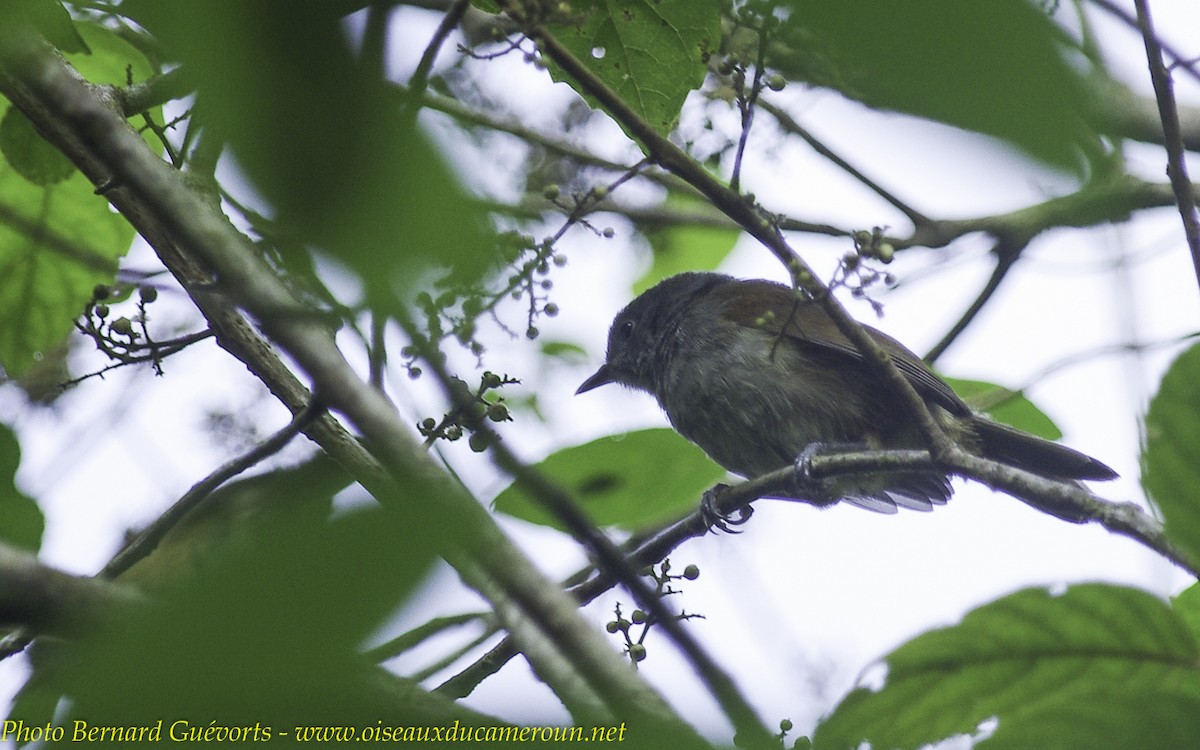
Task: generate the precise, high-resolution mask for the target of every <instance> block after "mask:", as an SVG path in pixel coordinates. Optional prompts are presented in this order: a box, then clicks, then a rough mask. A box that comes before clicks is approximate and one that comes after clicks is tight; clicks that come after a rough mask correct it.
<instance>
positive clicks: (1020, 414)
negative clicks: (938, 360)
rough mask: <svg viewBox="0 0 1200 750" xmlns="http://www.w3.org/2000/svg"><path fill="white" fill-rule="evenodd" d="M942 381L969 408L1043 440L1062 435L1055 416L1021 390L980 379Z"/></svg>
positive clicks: (1057, 437)
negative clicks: (1055, 421) (1054, 418)
mask: <svg viewBox="0 0 1200 750" xmlns="http://www.w3.org/2000/svg"><path fill="white" fill-rule="evenodd" d="M945 381H946V382H947V383H949V384H950V387H951V388H953V389H954V392H955V393H957V394H958V395H959V396H962V398H963V400H964V401H966V402H967V403H968V404H970V405H971V408H973V409H976V410H978V411H982V412H984V413H986V414H988V415H989V416H991V417H992V419H994V420H996V421H997V422H1003V423H1004V424H1006V425H1009V426H1012V427H1016V428H1017V429H1018V430H1024V431H1025V432H1028V433H1029V434H1031V435H1037V436H1038V437H1040V438H1045V439H1046V440H1058V439H1060V438H1062V436H1063V434H1062V430H1060V429H1058V425H1056V424H1054V420H1052V419H1050V417H1048V416H1046V413H1045V412H1044V411H1042V410H1041V409H1039V408H1037V406H1035V405H1034V403H1033V402H1032V401H1030V400H1029V399H1028V398H1026V397H1025V396H1024V395H1023V394H1020V393H1016V392H1014V391H1010V390H1009V389H1007V388H1005V387H1004V386H1002V385H996V384H995V383H987V382H984V381H982V380H960V379H958V378H945Z"/></svg>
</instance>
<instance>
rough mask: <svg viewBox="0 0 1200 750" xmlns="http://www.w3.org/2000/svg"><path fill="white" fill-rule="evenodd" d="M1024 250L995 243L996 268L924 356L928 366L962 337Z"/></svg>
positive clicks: (1019, 245) (1022, 246)
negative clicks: (969, 303) (961, 312)
mask: <svg viewBox="0 0 1200 750" xmlns="http://www.w3.org/2000/svg"><path fill="white" fill-rule="evenodd" d="M1024 249H1025V245H1024V244H1023V243H1022V244H1018V245H1016V246H1011V245H1009V244H1008V243H1006V242H1005V241H1003V240H1001V241H1000V242H998V243H996V247H995V248H993V254H994V255H995V256H996V267H995V268H993V269H992V275H991V276H989V277H988V280H987V283H986V284H984V285H983V289H981V290H979V294H978V295H976V297H975V299H974V300H973V301H972V302H971V305H970V306H969V307H968V308H967V309H966V312H964V313H963V314H962V316H960V317H959V319H958V320H957V321H956V322H955V323H954V325H953V326H951V327H950V330H949V331H947V332H946V335H945V336H942V339H941V341H938V342H937V343H936V344H934V345H933V348H932V349H930V350H929V353H928V354H926V355H925V361H926V362H927V363H928V364H931V365H932V364H933V363H934V362H936V361H937V360H938V358H939V357H941V356H942V355H943V354H945V352H946V350H947V349H949V348H950V345H951V344H953V343H954V342H955V340H956V339H958V337H959V336H960V335H962V333H963V331H965V330H967V326H969V325H970V324H971V322H972V321H973V320H975V316H977V315H978V314H979V313H980V311H982V310H983V307H984V305H986V304H987V303H988V301H990V300H991V299H992V296H993V295H994V294H995V293H996V290H997V289H999V288H1000V284H1002V283H1003V282H1004V280H1005V279H1006V278H1008V272H1009V271H1011V270H1012V269H1013V266H1014V265H1016V262H1017V259H1018V258H1020V257H1021V253H1022V251H1024Z"/></svg>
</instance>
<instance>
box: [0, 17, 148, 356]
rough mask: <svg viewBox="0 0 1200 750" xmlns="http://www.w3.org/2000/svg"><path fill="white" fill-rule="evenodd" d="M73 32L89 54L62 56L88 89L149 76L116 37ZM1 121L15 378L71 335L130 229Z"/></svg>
mask: <svg viewBox="0 0 1200 750" xmlns="http://www.w3.org/2000/svg"><path fill="white" fill-rule="evenodd" d="M79 32H80V34H81V35H82V37H83V39H85V40H86V42H87V45H88V46H89V47H90V48H91V54H86V53H76V54H70V55H68V56H67V59H68V60H69V61H70V62H71V64H72V65H74V66H75V68H76V69H77V70H78V71H79V72H80V73H81V74H82V75H83V76H84V77H85V78H87V79H88V80H89V81H91V82H92V83H112V84H125V83H126V82H127V80H126V79H127V76H130V75H131V76H132V77H133V79H134V80H135V81H142V80H145V79H146V78H147V77H148V76H149V75H150V73H151V68H150V64H149V63H148V62H147V61H146V58H145V57H143V56H142V54H141V53H140V52H138V51H137V50H136V49H134V48H133V47H132V46H131V45H129V44H128V43H127V42H125V41H124V40H122V39H121V38H119V37H117V36H116V35H115V34H113V33H112V32H110V31H108V30H107V29H103V28H100V27H97V26H92V25H88V24H80V25H79ZM0 118H2V120H0V122H2V123H3V124H0V146H2V147H0V152H2V156H3V158H0V319H3V320H4V325H3V326H0V367H3V368H4V370H5V372H6V373H7V374H8V375H9V376H10V377H17V376H20V375H21V374H22V373H24V372H25V371H26V370H28V369H29V367H30V366H31V365H33V363H34V362H35V361H36V360H37V359H38V358H39V357H40V356H41V354H42V353H43V352H45V351H47V350H49V349H50V348H52V347H53V346H54V345H56V344H58V343H59V342H60V341H62V340H63V338H64V337H65V336H67V334H69V333H70V332H71V330H72V320H73V319H74V318H75V317H76V316H78V315H79V314H80V313H81V312H82V311H83V308H84V305H86V304H87V302H88V300H90V299H91V296H92V289H93V288H94V287H95V286H96V284H100V283H111V282H112V280H113V276H114V274H115V273H116V268H117V260H118V259H119V258H120V257H121V256H122V255H124V254H125V253H126V252H127V251H128V250H129V246H130V244H131V243H132V241H133V234H134V232H133V228H132V227H131V226H130V225H129V223H128V222H127V221H125V219H124V218H123V217H121V216H120V215H118V214H116V213H114V212H113V211H111V210H110V209H109V207H108V201H106V200H105V199H104V198H103V197H101V196H98V195H96V193H95V188H94V186H93V185H92V184H91V183H90V182H89V181H88V180H87V178H85V177H84V176H83V175H82V174H81V173H80V172H79V171H78V170H76V169H74V168H73V167H72V166H71V165H70V164H69V163H67V162H66V160H65V159H64V158H63V157H62V156H61V155H60V154H58V153H57V152H56V151H54V149H53V148H52V147H51V146H50V145H49V144H47V143H46V142H45V141H43V140H42V139H41V137H40V136H37V135H36V134H35V133H34V132H33V128H32V126H31V125H30V124H29V123H28V121H27V120H26V119H25V117H24V115H22V114H21V113H20V112H15V111H10V105H9V104H8V102H6V101H0ZM11 159H16V165H14V163H13V162H12V160H11ZM31 180H32V181H31Z"/></svg>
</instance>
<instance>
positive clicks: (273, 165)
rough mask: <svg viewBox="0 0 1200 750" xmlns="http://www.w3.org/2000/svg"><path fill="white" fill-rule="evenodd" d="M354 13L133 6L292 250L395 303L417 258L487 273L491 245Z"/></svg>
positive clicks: (321, 6) (322, 6)
mask: <svg viewBox="0 0 1200 750" xmlns="http://www.w3.org/2000/svg"><path fill="white" fill-rule="evenodd" d="M354 6H355V4H353V3H345V2H328V3H285V2H252V3H246V2H240V1H238V0H207V1H205V2H189V3H161V2H157V0H154V1H150V2H148V1H146V0H130V2H126V3H123V4H122V6H121V9H122V11H123V12H128V13H130V14H131V15H132V16H133V17H134V18H136V19H137V20H138V22H139V23H141V24H142V25H143V26H145V27H147V28H148V29H150V30H151V31H152V32H153V33H154V34H155V35H156V36H157V37H158V38H159V39H160V41H162V43H163V44H164V46H165V48H166V49H168V50H169V53H170V54H171V55H172V59H174V60H178V61H179V62H181V63H182V64H183V67H184V69H185V70H187V72H188V74H189V76H190V80H193V81H195V82H196V86H197V89H198V102H197V106H196V111H197V117H200V118H202V120H203V122H204V124H205V125H208V126H211V127H212V128H214V129H215V130H217V131H219V132H220V133H221V134H222V135H223V136H224V137H225V138H227V140H228V143H229V144H230V146H231V147H232V150H233V153H234V156H235V157H236V158H237V160H238V163H239V165H240V166H241V167H242V168H243V169H244V170H245V172H246V173H247V174H248V176H249V177H250V178H251V180H252V181H253V183H254V186H255V188H256V189H257V190H258V191H259V193H260V194H261V195H262V196H264V197H265V198H266V199H267V200H268V201H269V202H270V203H271V207H272V210H271V211H270V212H269V213H270V214H271V217H272V218H273V219H275V220H277V222H278V225H279V226H281V227H286V228H287V230H286V235H287V236H286V238H285V239H286V240H288V242H284V243H281V249H283V250H286V251H287V252H289V253H293V254H303V253H304V252H305V249H304V248H305V246H306V245H307V246H316V247H319V248H321V249H323V250H325V251H327V252H329V253H330V254H332V255H334V256H336V257H337V258H338V259H339V260H341V261H342V262H344V263H346V264H348V265H349V266H350V267H351V268H352V269H353V270H354V271H355V272H356V273H357V274H358V275H359V277H360V279H361V280H362V282H363V284H364V286H365V288H366V290H367V293H368V295H369V296H371V298H372V301H375V302H380V301H388V302H390V301H391V300H393V298H394V294H395V291H396V286H397V285H401V284H406V283H407V284H411V283H413V282H414V281H415V280H416V279H418V278H421V277H420V274H419V270H418V269H416V268H414V262H416V263H420V262H434V263H438V264H441V265H443V266H449V267H452V268H454V269H456V270H459V271H461V272H463V273H467V272H469V273H475V274H478V273H481V272H483V271H485V270H488V269H487V258H488V257H490V256H489V255H488V254H487V253H488V252H489V249H490V245H489V244H488V243H487V241H486V235H485V232H484V231H483V230H484V228H485V218H484V217H483V215H482V213H481V212H480V210H479V209H478V207H477V206H475V205H474V204H473V203H472V202H471V201H469V200H468V199H467V197H466V193H465V191H464V189H463V187H462V186H461V185H460V184H459V182H458V180H457V178H456V177H455V176H454V174H453V173H452V171H451V170H450V168H449V166H448V165H447V163H446V162H445V161H444V160H443V159H442V158H441V156H440V154H439V153H438V152H437V151H436V149H434V147H433V146H432V144H431V143H430V142H429V140H428V139H427V138H426V137H425V135H424V133H423V132H422V131H421V129H420V128H418V127H417V125H416V117H415V115H414V114H413V112H412V110H411V107H412V106H414V105H413V103H412V102H410V101H409V100H408V99H406V98H405V97H404V96H402V95H401V94H400V93H399V91H398V90H397V89H395V88H394V87H393V86H391V85H390V84H389V83H387V82H386V81H384V80H382V79H381V78H380V76H379V73H378V71H377V70H376V69H374V68H373V66H372V65H369V64H364V61H362V60H361V59H360V58H359V56H358V52H357V51H356V50H355V49H354V40H353V39H352V38H351V36H350V35H349V34H347V30H346V26H345V19H344V17H343V15H344V13H346V12H349V10H352V9H354ZM197 29H203V30H204V33H197ZM285 260H289V259H287V258H285ZM304 262H305V259H299V260H298V261H297V263H304Z"/></svg>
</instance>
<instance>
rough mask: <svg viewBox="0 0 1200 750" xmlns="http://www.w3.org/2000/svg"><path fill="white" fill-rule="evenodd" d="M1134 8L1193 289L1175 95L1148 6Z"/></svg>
mask: <svg viewBox="0 0 1200 750" xmlns="http://www.w3.org/2000/svg"><path fill="white" fill-rule="evenodd" d="M1134 6H1135V7H1136V8H1137V23H1138V28H1139V29H1140V30H1141V32H1142V40H1143V41H1144V42H1145V45H1146V62H1147V63H1149V65H1150V81H1151V82H1152V83H1153V84H1154V97H1155V99H1157V100H1158V112H1159V115H1160V117H1161V119H1162V129H1163V138H1164V141H1163V145H1164V146H1165V147H1166V149H1167V178H1168V179H1170V180H1171V187H1172V188H1173V189H1174V191H1175V203H1176V205H1177V206H1178V207H1179V217H1180V219H1181V220H1182V221H1183V234H1184V236H1185V237H1186V238H1187V244H1188V249H1189V250H1191V253H1192V266H1193V268H1194V270H1195V273H1196V282H1197V285H1198V286H1200V216H1197V214H1196V196H1195V193H1193V192H1192V184H1191V181H1190V180H1189V179H1188V173H1187V161H1186V160H1185V159H1184V148H1183V138H1182V135H1181V134H1180V130H1179V111H1178V110H1177V108H1176V105H1175V92H1174V90H1173V89H1172V87H1171V76H1170V75H1169V74H1168V73H1167V68H1166V66H1165V65H1163V59H1162V58H1163V43H1162V41H1161V40H1160V39H1159V38H1158V35H1157V34H1155V33H1154V21H1153V19H1152V18H1151V17H1150V6H1149V5H1148V4H1147V3H1146V0H1134ZM1189 69H1190V68H1189ZM1194 72H1195V71H1194V70H1193V73H1194Z"/></svg>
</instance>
